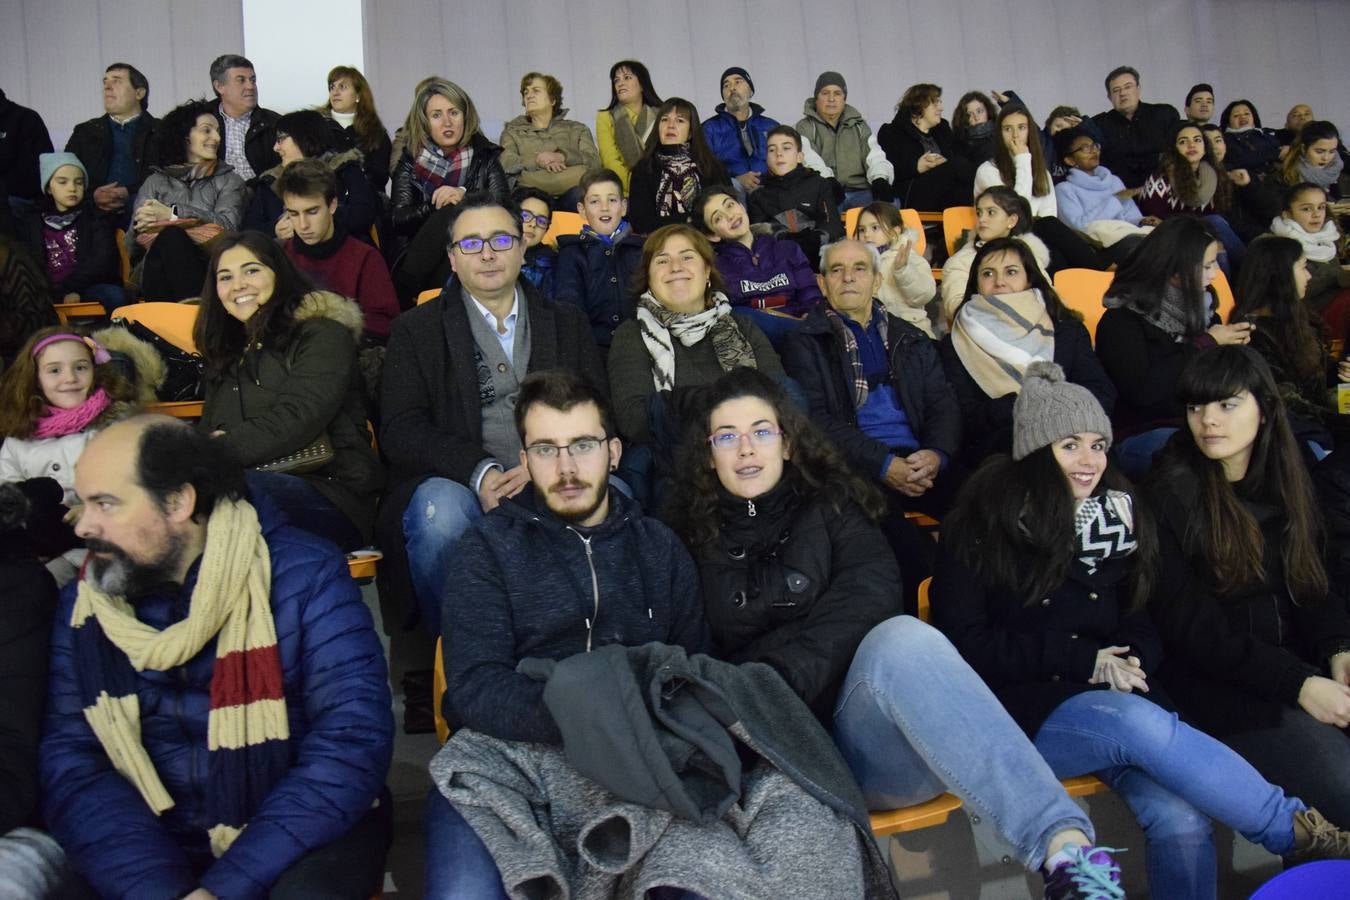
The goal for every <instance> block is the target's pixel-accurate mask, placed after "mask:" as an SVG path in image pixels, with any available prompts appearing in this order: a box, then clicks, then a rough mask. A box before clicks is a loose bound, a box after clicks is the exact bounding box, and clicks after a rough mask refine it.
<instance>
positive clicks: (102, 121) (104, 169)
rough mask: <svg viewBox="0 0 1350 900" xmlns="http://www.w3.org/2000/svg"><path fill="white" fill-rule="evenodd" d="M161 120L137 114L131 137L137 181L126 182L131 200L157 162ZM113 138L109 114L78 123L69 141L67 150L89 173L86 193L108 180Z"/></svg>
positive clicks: (85, 187)
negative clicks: (157, 136) (157, 138)
mask: <svg viewBox="0 0 1350 900" xmlns="http://www.w3.org/2000/svg"><path fill="white" fill-rule="evenodd" d="M158 127H159V119H156V118H155V117H154V116H152V115H150V113H149V112H146V111H144V110H142V111H141V114H140V115H139V116H137V117H136V131H135V133H134V134H132V136H131V158H132V160H133V161H134V162H135V163H136V181H135V182H134V183H132V184H124V185H122V187H124V188H126V189H127V193H128V197H127V200H128V201H130V200H131V199H132V198H134V197H135V196H136V191H137V190H139V189H140V186H141V182H142V181H144V180H145V176H146V175H149V174H150V168H151V167H152V166H154V165H156V159H155V156H156V154H155V129H156V128H158ZM112 151H113V137H112V122H111V120H110V119H109V118H108V117H107V116H99V117H98V118H97V119H90V120H89V121H87V122H81V123H80V124H78V125H76V126H75V130H74V131H72V132H71V133H70V140H68V141H66V152H67V153H74V154H75V155H76V156H78V157H79V158H80V162H82V163H84V168H85V170H86V171H88V172H89V183H88V184H87V185H85V186H84V189H85V193H86V195H92V194H93V193H94V188H98V187H102V186H103V185H105V184H107V183H108V167H109V166H111V165H112Z"/></svg>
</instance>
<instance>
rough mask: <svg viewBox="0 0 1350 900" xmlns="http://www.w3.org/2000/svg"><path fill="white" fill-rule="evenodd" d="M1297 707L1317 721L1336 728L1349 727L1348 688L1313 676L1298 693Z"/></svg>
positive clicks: (1349, 691)
mask: <svg viewBox="0 0 1350 900" xmlns="http://www.w3.org/2000/svg"><path fill="white" fill-rule="evenodd" d="M1298 705H1299V706H1301V707H1303V710H1304V711H1305V712H1306V713H1307V714H1308V715H1310V716H1312V717H1313V718H1314V719H1316V720H1317V721H1319V722H1321V723H1323V724H1325V725H1335V726H1336V727H1337V728H1345V727H1347V726H1350V687H1347V686H1345V685H1344V684H1341V683H1339V682H1336V681H1332V680H1331V679H1330V678H1323V677H1322V676H1320V675H1313V676H1310V677H1309V678H1307V679H1305V680H1304V682H1303V687H1302V689H1301V690H1299V692H1298Z"/></svg>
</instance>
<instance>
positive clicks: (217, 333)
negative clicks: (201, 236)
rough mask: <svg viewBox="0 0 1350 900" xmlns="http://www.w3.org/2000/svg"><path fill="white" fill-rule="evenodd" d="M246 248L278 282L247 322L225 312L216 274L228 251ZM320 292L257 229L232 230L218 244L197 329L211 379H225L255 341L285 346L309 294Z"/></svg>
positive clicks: (213, 251) (194, 332)
mask: <svg viewBox="0 0 1350 900" xmlns="http://www.w3.org/2000/svg"><path fill="white" fill-rule="evenodd" d="M235 247H243V248H244V249H246V250H248V252H250V253H252V254H253V255H254V256H255V257H257V258H258V262H260V263H262V264H263V265H264V266H267V268H269V269H271V270H272V276H273V278H274V279H275V282H274V284H273V285H272V296H271V297H270V298H269V299H268V300H267V302H266V303H263V304H262V305H261V306H259V307H258V309H257V311H256V312H254V313H253V315H252V316H250V317H249V320H248V321H247V322H240V321H238V320H237V319H235V318H234V317H232V316H230V315H229V314H228V313H227V312H225V306H224V304H222V303H221V301H220V295H219V294H218V293H216V270H217V269H219V268H220V258H221V257H222V256H223V255H224V254H225V252H226V251H227V250H232V249H234V248H235ZM312 290H314V286H313V284H311V283H310V281H309V279H308V278H306V277H305V275H304V274H303V273H301V272H300V271H299V270H298V269H296V268H295V265H294V264H293V263H292V262H291V260H290V258H289V257H287V256H286V253H285V251H284V250H282V248H281V245H280V244H278V243H277V242H276V241H274V240H272V239H271V238H270V237H268V236H267V235H265V234H261V233H259V232H256V231H239V232H227V233H225V234H222V235H221V236H220V237H218V238H216V240H215V241H213V242H212V249H211V261H210V263H209V264H208V265H207V267H206V281H205V282H204V283H203V284H202V300H201V306H200V307H199V309H200V310H201V312H200V313H199V314H198V316H197V324H196V325H195V326H194V327H193V329H192V337H193V340H195V341H196V342H197V351H198V352H199V353H201V355H202V359H203V360H204V361H205V363H206V371H207V374H208V376H211V377H219V376H220V375H221V374H222V373H223V372H224V371H225V370H227V369H228V368H229V367H230V366H232V365H234V364H235V363H237V362H239V360H240V358H241V357H242V356H243V354H244V350H245V349H246V348H247V347H249V346H252V345H253V344H255V343H260V344H262V345H264V346H268V347H271V348H276V347H280V346H285V345H286V344H287V343H288V342H289V340H290V335H291V332H292V331H293V330H294V328H295V311H296V309H297V308H298V307H299V306H300V301H301V300H303V299H304V297H305V295H306V294H308V293H309V292H311V291H312Z"/></svg>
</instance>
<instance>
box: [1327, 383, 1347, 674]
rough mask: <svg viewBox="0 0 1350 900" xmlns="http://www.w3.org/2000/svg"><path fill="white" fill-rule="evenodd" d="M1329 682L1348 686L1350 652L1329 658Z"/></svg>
mask: <svg viewBox="0 0 1350 900" xmlns="http://www.w3.org/2000/svg"><path fill="white" fill-rule="evenodd" d="M1341 365H1345V363H1341ZM1331 680H1332V681H1339V682H1340V683H1341V684H1346V685H1350V651H1343V652H1341V653H1337V654H1336V655H1335V656H1333V657H1332V658H1331Z"/></svg>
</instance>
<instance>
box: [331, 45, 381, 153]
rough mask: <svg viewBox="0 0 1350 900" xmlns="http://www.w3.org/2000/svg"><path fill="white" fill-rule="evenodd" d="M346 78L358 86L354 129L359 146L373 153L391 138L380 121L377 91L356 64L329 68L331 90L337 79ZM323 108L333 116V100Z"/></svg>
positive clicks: (364, 151)
mask: <svg viewBox="0 0 1350 900" xmlns="http://www.w3.org/2000/svg"><path fill="white" fill-rule="evenodd" d="M344 78H345V79H346V80H347V81H350V82H351V84H352V87H354V88H356V98H357V103H356V117H355V118H354V119H352V129H353V130H354V131H355V132H356V137H357V146H358V147H359V148H360V149H361V152H362V153H372V152H374V151H375V150H377V149H379V147H380V145H381V144H383V143H384V142H385V141H387V140H389V133H388V132H387V131H385V128H384V123H383V122H381V121H380V114H379V113H378V112H376V111H375V92H374V91H372V90H371V89H370V82H369V81H367V80H366V76H364V75H362V74H361V71H360V70H359V69H357V68H356V67H354V66H334V67H333V68H332V69H329V70H328V88H329V90H332V88H333V83H334V82H335V81H339V80H341V79H344ZM321 109H322V110H323V111H324V112H326V113H327V114H328V115H329V116H331V115H332V114H333V101H332V100H329V101H328V102H326V103H325V104H324V105H323V106H322V107H321Z"/></svg>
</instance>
